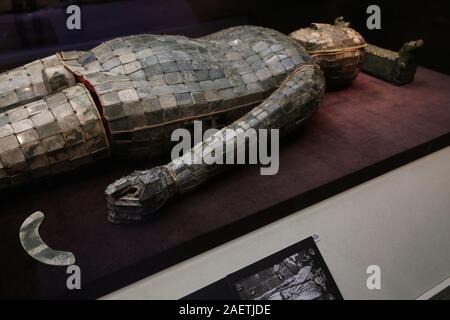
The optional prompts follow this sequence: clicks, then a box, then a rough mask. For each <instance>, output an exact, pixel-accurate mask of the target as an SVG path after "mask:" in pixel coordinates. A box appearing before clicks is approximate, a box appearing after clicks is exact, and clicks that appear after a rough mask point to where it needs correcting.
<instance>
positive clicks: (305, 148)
mask: <svg viewBox="0 0 450 320" xmlns="http://www.w3.org/2000/svg"><path fill="white" fill-rule="evenodd" d="M448 145H450V77H448V76H445V75H442V74H439V73H436V72H433V71H430V70H426V69H419V71H418V73H417V76H416V81H415V82H414V83H412V84H409V85H406V86H403V87H395V86H392V85H390V84H388V83H385V82H383V81H381V80H378V79H375V78H372V77H370V76H367V75H364V74H363V75H360V76H359V77H358V79H357V80H356V81H355V82H354V84H353V86H352V87H350V88H347V89H344V90H342V91H336V92H329V93H327V94H326V97H325V100H324V103H323V105H322V107H321V108H320V110H319V112H318V113H317V114H316V115H315V116H314V117H313V119H312V120H311V122H310V123H309V124H308V125H307V126H306V127H304V128H302V129H301V130H299V131H298V132H296V133H294V134H291V135H290V136H289V137H287V138H286V139H285V140H284V143H283V144H282V146H281V148H280V171H279V173H278V174H277V175H275V176H261V175H260V174H259V167H257V166H240V167H236V168H234V169H233V170H231V171H229V172H228V173H227V174H224V175H222V176H220V177H218V178H216V179H214V180H212V181H210V182H208V183H207V184H205V185H204V186H203V187H202V188H200V189H199V190H198V191H196V192H194V193H192V194H189V195H187V196H183V197H179V198H177V199H175V200H174V201H172V202H171V203H170V204H169V205H167V206H166V207H165V208H164V209H163V210H161V212H160V216H159V217H158V218H157V219H155V220H154V221H151V222H148V223H146V224H142V225H133V226H118V225H112V224H110V223H108V222H107V220H106V207H105V199H104V194H103V192H104V189H105V187H106V186H107V185H108V184H109V183H110V182H112V181H113V180H115V179H117V178H119V177H121V176H122V175H124V174H127V173H130V172H131V171H132V170H133V169H134V168H135V167H136V166H137V165H136V164H127V163H121V162H120V161H117V160H113V161H105V162H103V163H100V164H98V165H96V166H94V167H90V168H86V170H83V171H81V172H77V173H72V174H67V175H64V176H61V177H58V178H55V179H53V180H51V181H48V182H45V183H42V184H39V185H34V186H29V187H27V188H25V189H22V190H15V191H8V192H3V193H2V194H1V195H0V212H1V213H0V240H1V241H0V252H1V265H0V297H1V298H61V297H69V298H70V297H83V298H96V297H100V296H102V295H104V294H107V293H109V292H111V291H113V290H115V289H119V288H121V287H123V286H125V285H128V284H130V283H132V282H134V281H137V280H139V279H142V278H143V277H145V276H148V275H150V274H152V273H154V272H157V271H159V270H161V269H163V268H165V267H168V266H170V265H173V264H175V263H178V262H181V261H182V260H185V259H187V258H189V257H192V256H194V255H195V254H199V253H201V252H204V251H205V250H208V249H210V248H212V247H214V246H217V245H219V244H221V243H224V242H226V241H229V240H231V239H233V238H236V237H238V236H240V235H242V234H245V233H247V232H249V231H251V230H254V229H256V228H258V227H261V226H263V225H266V224H268V223H270V222H273V221H275V220H277V219H280V218H282V217H284V216H286V215H289V214H292V213H294V212H295V211H296V210H299V209H302V208H305V207H307V206H309V205H311V204H313V203H316V202H318V201H321V200H323V199H325V198H328V197H330V196H333V195H335V194H336V193H338V192H341V191H344V190H346V189H348V188H350V187H353V186H355V185H357V184H359V183H362V182H364V181H367V180H369V179H371V178H373V177H376V176H378V175H380V174H383V173H385V172H387V171H389V170H392V169H394V168H397V167H399V166H401V165H403V164H405V163H408V162H410V161H413V160H415V159H417V158H420V157H422V156H424V155H426V154H429V153H431V152H433V151H435V150H438V149H440V148H443V147H445V146H448ZM153 165H154V164H146V165H145V166H144V165H142V164H140V165H139V167H141V168H143V167H146V166H148V167H151V166H153ZM37 210H39V211H43V212H44V213H45V215H46V220H45V221H44V223H43V225H42V226H41V235H42V237H43V239H44V240H45V241H46V243H47V244H48V245H49V246H51V247H53V248H55V249H60V250H68V251H72V252H73V253H74V254H75V256H76V259H77V265H79V266H80V268H81V271H82V290H74V291H69V290H68V289H67V288H66V279H67V277H68V275H67V274H66V269H65V268H58V267H49V266H46V265H43V264H41V263H39V262H36V261H34V260H33V259H32V258H31V257H29V256H28V255H27V254H26V253H25V251H24V250H23V249H22V247H21V245H20V242H19V228H20V225H21V224H22V222H23V221H24V219H25V218H26V217H27V216H28V215H30V214H32V213H33V212H35V211H37ZM361 215H364V212H361ZM336 219H338V217H336ZM330 223H332V222H330ZM192 276H195V275H192Z"/></svg>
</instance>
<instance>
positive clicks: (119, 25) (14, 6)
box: [0, 0, 450, 74]
mask: <svg viewBox="0 0 450 320" xmlns="http://www.w3.org/2000/svg"><path fill="white" fill-rule="evenodd" d="M72 3H73V4H78V5H80V6H81V9H82V30H79V31H71V30H68V29H67V28H66V19H67V14H66V12H65V9H66V7H67V6H68V5H69V4H72ZM370 4H377V5H379V6H380V7H381V13H382V18H381V19H382V29H381V30H368V29H367V27H366V20H367V17H368V14H366V9H367V7H368V6H369V5H370ZM337 16H344V17H345V18H346V19H347V20H348V21H351V22H352V25H353V27H354V28H355V29H357V30H358V31H359V32H361V33H362V35H363V36H364V37H365V38H366V40H367V41H368V42H370V43H373V44H376V45H379V46H383V47H385V48H389V49H393V50H398V49H399V48H400V47H401V45H402V44H403V43H404V42H406V41H409V40H415V39H418V38H423V39H424V40H425V43H426V46H425V48H424V49H423V50H422V51H421V52H420V53H419V63H420V64H421V65H423V66H426V67H428V68H431V69H434V70H437V71H441V72H444V73H447V74H450V59H449V57H450V44H449V38H450V37H449V34H448V32H449V31H450V17H449V16H450V1H448V0H429V1H420V2H416V3H415V2H412V1H407V0H399V1H375V0H372V1H365V0H363V1H354V0H353V1H350V0H333V1H325V0H314V1H311V0H309V1H304V0H296V1H286V0H274V1H268V2H263V1H256V0H248V1H246V0H214V1H212V0H152V1H144V0H127V1H125V0H109V1H108V0H79V1H67V0H2V1H0V71H3V70H6V69H9V68H12V67H14V66H17V65H20V64H23V63H25V62H28V61H30V60H33V59H36V58H39V57H45V56H47V55H50V54H53V53H54V52H56V51H60V50H70V49H89V48H92V47H93V46H95V45H97V44H98V43H100V42H102V41H105V40H107V39H110V38H114V37H117V36H123V35H128V34H138V33H167V34H184V35H187V36H201V35H204V34H207V33H210V32H214V31H216V30H219V29H222V28H225V27H228V26H232V25H238V24H255V25H261V26H266V27H271V28H274V29H277V30H279V31H282V32H284V33H289V32H291V31H293V30H295V29H298V28H300V27H304V26H307V25H309V23H310V22H330V23H331V22H332V21H333V20H334V18H336V17H337Z"/></svg>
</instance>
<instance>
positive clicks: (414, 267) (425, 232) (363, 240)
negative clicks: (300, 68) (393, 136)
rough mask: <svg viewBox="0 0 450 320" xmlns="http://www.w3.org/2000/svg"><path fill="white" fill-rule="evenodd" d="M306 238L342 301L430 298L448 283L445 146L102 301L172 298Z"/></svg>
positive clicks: (449, 195) (449, 159)
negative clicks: (374, 271) (377, 273)
mask: <svg viewBox="0 0 450 320" xmlns="http://www.w3.org/2000/svg"><path fill="white" fill-rule="evenodd" d="M212 214H213V213H212ZM312 234H318V235H319V237H320V239H319V242H318V243H317V245H318V247H319V249H320V251H321V253H322V255H323V257H324V259H325V261H326V263H327V265H328V267H329V269H330V271H331V273H332V275H333V277H334V279H335V280H336V283H337V285H338V287H339V289H340V290H341V293H342V295H343V296H344V298H345V299H417V298H422V299H424V298H425V299H426V298H429V297H431V296H432V295H433V292H435V291H436V292H435V293H437V291H438V290H437V289H436V288H439V287H441V286H442V287H443V288H444V287H445V283H446V281H448V279H449V277H450V147H449V148H446V149H443V150H441V151H438V152H436V153H433V154H431V155H429V156H427V157H424V158H422V159H420V160H418V161H415V162H413V163H410V164H408V165H406V166H404V167H401V168H399V169H397V170H394V171H391V172H390V173H388V174H385V175H383V176H380V177H378V178H376V179H373V180H371V181H368V182H366V183H364V184H361V185H359V186H357V187H355V188H353V189H350V190H348V191H346V192H343V193H341V194H338V195H336V196H334V197H332V198H330V199H327V200H325V201H323V202H320V203H318V204H316V205H314V206H311V207H308V208H306V209H304V210H301V211H299V212H297V213H295V214H292V215H290V216H288V217H286V218H284V219H281V220H278V221H276V222H274V223H272V224H270V225H268V226H266V227H263V228H261V229H258V230H256V231H254V232H251V233H249V234H247V235H245V236H243V237H240V238H238V239H236V240H233V241H231V242H228V243H226V244H224V245H221V246H219V247H217V248H215V249H212V250H210V251H207V252H205V253H203V254H201V255H199V256H196V257H194V258H192V259H189V260H187V261H185V262H183V263H180V264H178V265H175V266H173V267H171V268H168V269H166V270H164V271H161V272H159V273H157V274H155V275H152V276H150V277H148V278H145V279H143V280H141V281H138V282H136V283H134V284H132V285H130V286H127V287H125V288H122V289H121V290H118V291H116V292H113V293H111V294H109V295H107V296H105V297H103V298H104V299H179V298H181V297H184V296H186V295H188V294H190V293H192V292H194V291H196V290H198V289H200V288H202V287H205V286H207V285H209V284H211V283H213V282H215V281H217V280H219V279H221V278H223V277H225V276H227V275H228V274H230V273H233V272H235V271H237V270H239V269H241V268H243V267H245V266H247V265H249V264H252V263H254V262H256V261H258V260H260V259H262V258H264V257H266V256H269V255H271V254H272V253H274V252H276V251H279V250H281V249H283V248H286V247H288V246H290V245H292V244H294V243H296V242H298V241H300V240H302V239H304V238H306V237H308V236H310V235H312ZM370 265H377V266H379V267H380V268H381V289H380V290H376V289H375V290H369V289H368V288H367V285H366V281H367V278H368V277H369V275H368V274H367V273H366V270H367V267H368V266H370ZM433 288H435V289H433Z"/></svg>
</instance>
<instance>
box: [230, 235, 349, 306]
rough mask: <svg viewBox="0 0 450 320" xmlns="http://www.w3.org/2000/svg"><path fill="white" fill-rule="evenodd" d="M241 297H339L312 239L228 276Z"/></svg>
mask: <svg viewBox="0 0 450 320" xmlns="http://www.w3.org/2000/svg"><path fill="white" fill-rule="evenodd" d="M229 280H230V282H231V285H232V286H233V288H234V290H235V291H236V292H237V294H238V295H239V297H240V298H241V299H243V300H341V299H342V296H341V294H340V292H339V289H338V288H337V286H336V283H335V282H334V280H333V278H332V276H331V274H330V272H329V270H328V268H327V266H326V264H325V261H324V260H323V258H322V256H321V254H320V252H319V249H318V248H317V245H316V244H315V242H314V240H313V239H312V238H308V239H305V240H303V241H301V242H299V243H298V244H295V245H294V246H291V247H289V248H287V249H285V250H283V251H280V252H278V253H275V254H274V255H272V256H269V257H267V258H265V259H264V260H261V261H259V262H257V263H255V264H253V265H251V266H249V267H247V268H245V269H243V270H241V271H238V272H237V273H235V274H233V275H231V276H230V277H229Z"/></svg>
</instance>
